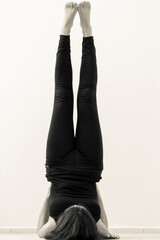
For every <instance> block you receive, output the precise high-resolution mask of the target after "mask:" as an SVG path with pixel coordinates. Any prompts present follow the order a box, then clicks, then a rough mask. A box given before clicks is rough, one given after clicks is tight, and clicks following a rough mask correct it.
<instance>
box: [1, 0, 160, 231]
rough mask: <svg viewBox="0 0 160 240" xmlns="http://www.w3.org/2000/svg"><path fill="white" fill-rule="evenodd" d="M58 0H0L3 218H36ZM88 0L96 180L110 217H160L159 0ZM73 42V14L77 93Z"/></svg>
mask: <svg viewBox="0 0 160 240" xmlns="http://www.w3.org/2000/svg"><path fill="white" fill-rule="evenodd" d="M65 2H66V1H53V0H52V1H51V0H47V1H45V0H28V1H23V0H14V1H12V0H6V1H1V3H0V5H1V6H0V18H1V19H0V23H1V38H0V39H1V40H0V41H1V44H0V48H1V49H0V51H1V55H0V61H1V62H0V64H1V72H0V77H1V81H0V108H1V118H0V128H1V129H0V130H1V134H0V141H1V151H0V157H1V161H0V169H1V170H0V187H1V197H0V226H1V227H3V226H7V227H11V226H14V227H23V226H36V224H37V219H38V216H39V212H40V208H41V206H42V203H43V201H44V197H45V195H46V194H47V191H48V189H47V188H48V186H49V185H50V184H49V182H47V180H46V178H45V167H44V163H45V151H46V140H47V134H48V129H49V124H50V119H51V113H52V106H53V97H54V83H53V76H54V64H55V54H56V50H57V46H58V40H59V33H60V28H61V25H62V22H63V14H64V12H63V11H64V10H63V8H64V4H65ZM91 3H92V13H91V17H92V18H91V23H92V28H93V35H94V38H95V45H96V49H97V62H98V89H97V101H98V108H99V118H100V123H101V128H102V135H103V145H104V167H105V169H104V171H103V174H102V177H103V179H102V180H101V182H100V183H99V188H100V190H101V192H102V198H103V200H104V205H105V209H106V213H107V216H108V219H109V226H110V227H115V226H117V227H120V226H128V227H132V226H137V227H153V226H160V192H159V183H160V174H159V167H160V163H159V159H160V137H159V136H160V125H159V122H160V113H159V109H160V94H159V93H160V70H159V66H160V46H159V42H160V32H159V22H160V15H159V8H160V2H159V1H158V0H157V1H156V0H152V1H151V0H134V1H127V0H123V1H122V0H121V1H119V0H115V1H113V0H112V1H111V0H110V1H105V0H97V1H91ZM81 42H82V34H81V29H80V26H79V17H78V15H77V16H76V19H75V23H74V26H73V29H72V32H71V44H72V66H73V77H74V81H73V84H74V91H75V101H76V96H77V87H78V81H79V69H80V60H81ZM74 120H75V125H76V120H77V112H76V105H75V106H74Z"/></svg>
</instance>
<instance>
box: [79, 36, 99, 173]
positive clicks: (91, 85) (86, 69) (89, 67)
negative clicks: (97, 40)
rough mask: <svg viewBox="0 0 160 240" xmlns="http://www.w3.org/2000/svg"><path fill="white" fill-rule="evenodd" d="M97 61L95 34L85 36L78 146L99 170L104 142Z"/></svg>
mask: <svg viewBox="0 0 160 240" xmlns="http://www.w3.org/2000/svg"><path fill="white" fill-rule="evenodd" d="M96 89H97V63H96V49H95V46H94V38H93V36H89V37H83V42H82V62H81V69H80V83H79V89H78V95H77V109H78V119H77V128H76V147H77V149H78V150H79V151H80V152H82V153H83V154H84V155H86V157H87V160H88V161H90V163H91V164H92V165H94V166H96V168H97V170H102V169H103V143H102V134H101V128H100V123H99V116H98V109H97V99H96Z"/></svg>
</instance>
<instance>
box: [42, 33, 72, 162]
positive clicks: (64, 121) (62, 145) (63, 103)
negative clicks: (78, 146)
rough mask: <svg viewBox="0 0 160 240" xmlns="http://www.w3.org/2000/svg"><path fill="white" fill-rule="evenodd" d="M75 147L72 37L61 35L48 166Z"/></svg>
mask: <svg viewBox="0 0 160 240" xmlns="http://www.w3.org/2000/svg"><path fill="white" fill-rule="evenodd" d="M73 146H74V130H73V89H72V66H71V58H70V36H65V35H60V39H59V45H58V50H57V54H56V65H55V97H54V106H53V113H52V118H51V123H50V128H49V133H48V139H47V149H46V160H47V161H46V164H47V165H54V164H57V163H58V161H59V159H60V158H61V157H62V156H64V155H65V154H67V153H68V152H69V151H70V150H71V149H72V148H73Z"/></svg>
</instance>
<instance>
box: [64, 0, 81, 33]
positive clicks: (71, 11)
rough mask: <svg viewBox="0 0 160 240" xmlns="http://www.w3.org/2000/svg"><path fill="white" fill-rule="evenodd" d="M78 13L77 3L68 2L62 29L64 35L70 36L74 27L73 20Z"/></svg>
mask: <svg viewBox="0 0 160 240" xmlns="http://www.w3.org/2000/svg"><path fill="white" fill-rule="evenodd" d="M76 13H77V3H76V2H67V3H66V4H65V15H64V22H63V25H62V28H61V34H62V35H70V31H71V28H72V26H73V20H74V17H75V15H76Z"/></svg>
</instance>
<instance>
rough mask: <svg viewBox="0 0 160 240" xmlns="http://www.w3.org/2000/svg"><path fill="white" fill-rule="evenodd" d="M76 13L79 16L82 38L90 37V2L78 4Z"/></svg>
mask: <svg viewBox="0 0 160 240" xmlns="http://www.w3.org/2000/svg"><path fill="white" fill-rule="evenodd" d="M78 13H79V16H80V26H81V28H82V32H83V36H84V37H89V36H92V27H91V24H90V13H91V4H90V2H87V1H83V2H80V3H79V6H78Z"/></svg>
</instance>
